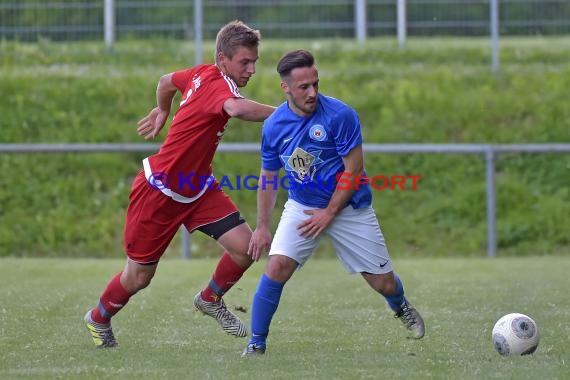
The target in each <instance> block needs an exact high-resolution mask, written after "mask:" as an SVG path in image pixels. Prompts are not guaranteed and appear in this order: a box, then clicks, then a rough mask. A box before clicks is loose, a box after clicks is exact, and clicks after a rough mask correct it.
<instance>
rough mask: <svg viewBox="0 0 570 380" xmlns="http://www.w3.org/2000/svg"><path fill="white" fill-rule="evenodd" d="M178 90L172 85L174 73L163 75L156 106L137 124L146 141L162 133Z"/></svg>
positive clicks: (158, 87)
mask: <svg viewBox="0 0 570 380" xmlns="http://www.w3.org/2000/svg"><path fill="white" fill-rule="evenodd" d="M177 90H178V89H177V88H176V87H175V86H174V84H173V83H172V73H170V74H166V75H163V76H162V77H160V80H159V81H158V85H157V86H156V104H157V106H156V107H154V108H153V109H152V110H151V111H150V112H149V113H148V115H146V116H145V117H144V118H142V119H141V120H139V122H138V123H137V125H138V128H137V132H138V134H139V136H143V137H144V138H145V139H146V140H149V139H153V138H155V137H156V136H158V134H159V133H160V130H161V129H162V127H164V124H166V120H167V119H168V115H169V114H170V107H171V105H172V99H173V98H174V95H176V91H177Z"/></svg>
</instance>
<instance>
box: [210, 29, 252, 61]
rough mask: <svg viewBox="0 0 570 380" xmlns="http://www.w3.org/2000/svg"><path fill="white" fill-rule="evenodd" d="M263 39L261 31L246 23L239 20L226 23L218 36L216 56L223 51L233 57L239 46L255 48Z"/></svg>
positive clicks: (227, 55)
mask: <svg viewBox="0 0 570 380" xmlns="http://www.w3.org/2000/svg"><path fill="white" fill-rule="evenodd" d="M259 41H261V33H260V32H259V30H255V29H252V28H250V27H249V26H247V25H246V24H244V23H243V22H241V21H239V20H234V21H232V22H229V23H227V24H226V25H224V26H223V27H222V28H221V29H220V31H219V32H218V35H217V36H216V56H217V55H218V53H220V52H222V53H223V54H224V55H225V56H226V57H228V58H229V59H232V58H233V56H234V54H235V53H236V51H237V49H238V47H240V46H245V47H250V48H255V47H257V46H258V45H259Z"/></svg>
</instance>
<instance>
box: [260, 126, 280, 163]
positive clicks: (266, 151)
mask: <svg viewBox="0 0 570 380" xmlns="http://www.w3.org/2000/svg"><path fill="white" fill-rule="evenodd" d="M271 125H272V124H271V123H270V121H269V119H268V120H266V121H265V123H264V124H263V129H262V132H261V168H262V169H265V170H271V171H277V170H279V169H281V160H280V159H279V148H278V147H277V140H276V139H275V133H274V132H273V131H274V130H275V129H274V128H271Z"/></svg>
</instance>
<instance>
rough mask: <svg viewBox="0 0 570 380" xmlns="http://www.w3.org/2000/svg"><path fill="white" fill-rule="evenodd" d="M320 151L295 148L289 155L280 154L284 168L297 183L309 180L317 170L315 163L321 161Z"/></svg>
mask: <svg viewBox="0 0 570 380" xmlns="http://www.w3.org/2000/svg"><path fill="white" fill-rule="evenodd" d="M320 155H321V151H320V150H318V151H313V152H306V151H305V150H303V149H302V148H299V147H297V148H295V150H294V151H293V153H292V154H291V155H290V156H285V155H283V156H281V159H282V160H283V162H284V163H285V165H284V166H285V170H286V171H287V173H288V174H289V175H291V176H292V177H293V179H294V180H295V181H297V182H299V183H308V182H310V181H311V180H312V179H313V177H314V176H315V173H316V171H317V164H320V163H322V162H323V160H321V159H320V158H319V156H320Z"/></svg>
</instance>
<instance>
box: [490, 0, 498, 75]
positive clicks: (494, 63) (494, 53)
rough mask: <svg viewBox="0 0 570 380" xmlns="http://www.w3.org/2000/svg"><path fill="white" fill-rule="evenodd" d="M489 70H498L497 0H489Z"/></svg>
mask: <svg viewBox="0 0 570 380" xmlns="http://www.w3.org/2000/svg"><path fill="white" fill-rule="evenodd" d="M490 12H491V14H490V18H491V71H492V72H494V73H496V72H498V71H499V0H491V9H490Z"/></svg>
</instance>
